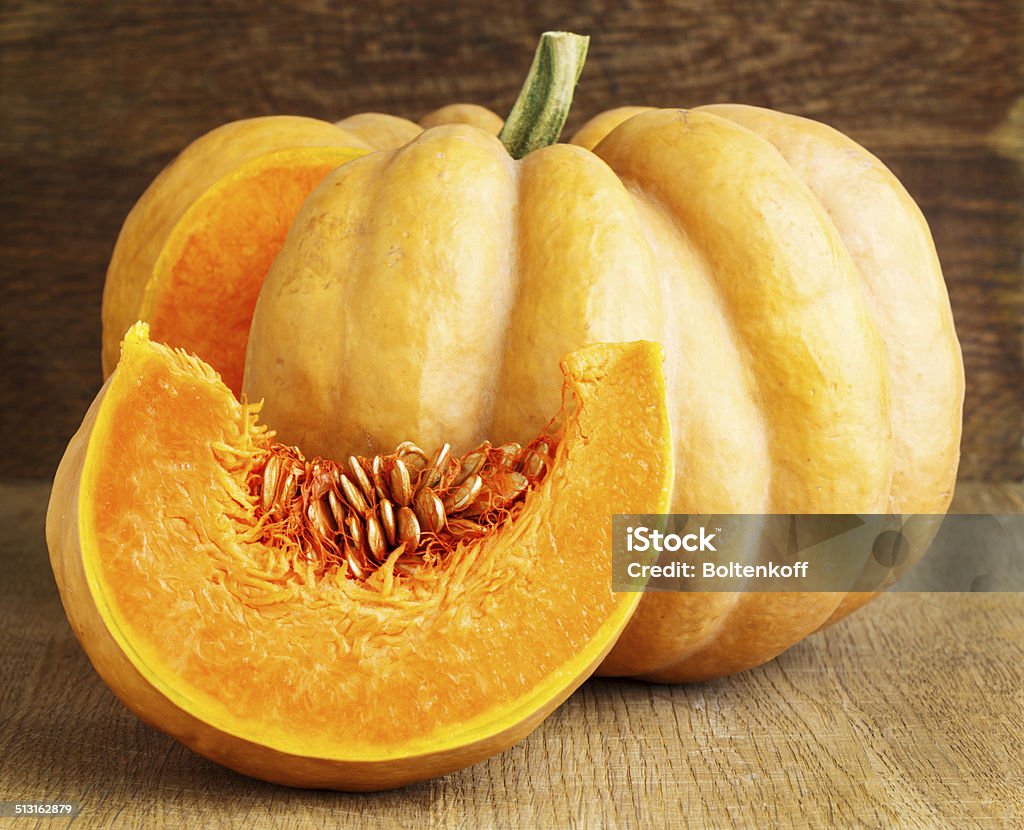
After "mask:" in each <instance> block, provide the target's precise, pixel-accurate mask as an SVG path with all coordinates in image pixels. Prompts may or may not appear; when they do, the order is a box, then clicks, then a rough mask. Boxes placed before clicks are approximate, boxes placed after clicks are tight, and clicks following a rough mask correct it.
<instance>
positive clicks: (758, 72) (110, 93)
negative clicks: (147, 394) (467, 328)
mask: <svg viewBox="0 0 1024 830" xmlns="http://www.w3.org/2000/svg"><path fill="white" fill-rule="evenodd" d="M1022 18H1024V5H1022V4H1021V3H1020V2H1019V0H959V2H956V3H923V2H903V0H842V2H836V0H779V1H778V2H746V1H745V0H744V1H743V2H740V0H736V2H705V0H680V1H679V2H673V3H666V2H663V1H662V0H636V1H635V2H630V3H612V2H603V1H600V2H599V1H598V0H582V2H577V3H573V4H565V5H564V6H563V7H562V8H559V5H558V4H552V3H539V2H523V3H506V4H498V5H493V4H476V3H465V4H462V5H457V4H451V3H447V2H441V0H421V2H417V3H404V2H399V0H378V2H375V3H373V4H371V5H370V6H367V5H366V4H361V3H360V4H356V3H346V2H331V3H325V2H320V0H297V2H293V3H282V4H275V3H268V2H248V0H232V2H217V3H208V2H204V1H202V0H175V2H173V3H171V2H168V0H156V1H155V2H147V3H138V2H134V0H107V2H84V3H83V2H72V0H31V2H29V0H4V2H3V3H2V4H0V118H2V126H3V129H0V229H2V230H0V246H2V247H0V257H2V262H3V267H2V269H0V279H2V280H3V298H4V299H3V308H4V313H3V314H2V315H0V366H2V367H3V368H2V369H0V372H2V373H3V374H2V377H0V380H2V382H0V456H2V457H3V458H4V460H5V464H4V470H5V475H8V476H14V477H37V478H42V477H46V476H49V475H51V474H52V472H53V470H54V469H55V468H56V464H57V461H58V459H59V457H60V453H61V451H62V450H63V447H64V446H65V444H66V442H67V440H68V438H69V437H70V435H71V433H72V432H73V431H74V429H75V428H76V426H77V425H78V423H79V421H80V420H81V418H82V415H83V414H84V412H85V409H86V407H87V405H88V403H89V401H90V400H91V399H92V397H93V395H94V393H95V392H96V390H97V388H98V386H99V383H100V368H99V325H100V323H99V307H100V296H101V290H102V284H103V275H104V271H105V268H106V264H107V261H108V259H109V256H110V252H111V249H112V247H113V244H114V240H115V238H116V235H117V231H118V229H119V227H120V224H121V222H122V221H123V219H124V216H125V215H126V213H127V212H128V210H129V208H130V207H131V205H132V204H133V203H134V201H135V199H137V198H138V196H139V195H140V194H141V193H142V191H143V189H144V188H145V187H146V185H147V184H148V183H149V181H150V180H151V179H152V178H153V177H154V176H155V175H156V173H157V172H158V171H159V170H160V169H161V167H162V166H163V165H164V164H165V163H166V162H167V161H168V160H169V159H170V158H171V157H172V156H173V155H174V154H175V153H176V152H177V151H179V150H180V149H181V148H182V147H184V146H185V145H186V144H187V143H188V142H189V141H191V140H192V139H194V138H195V137H197V136H198V135H200V134H201V133H203V132H205V131H207V130H209V129H211V128H212V127H214V126H216V125H218V124H220V123H222V122H224V121H227V120H230V119H235V118H241V117H244V116H252V115H260V114H268V113H301V114H309V115H314V116H318V117H322V118H328V119H334V118H337V117H340V116H343V115H348V114H351V113H354V112H360V111H365V110H383V111H388V112H394V113H397V114H401V115H406V116H411V117H418V116H419V115H421V114H423V113H424V112H426V111H428V110H430V109H432V108H434V107H437V106H439V105H441V104H444V103H449V102H451V101H456V100H467V101H473V102H477V103H482V104H486V105H489V106H491V107H493V108H495V109H496V110H498V111H499V112H505V111H507V109H508V108H509V106H510V105H511V103H512V100H513V98H514V96H515V94H516V92H517V91H518V88H519V85H520V83H521V81H522V77H523V74H524V72H525V70H526V68H527V66H528V64H529V61H530V58H531V55H532V50H533V48H534V44H535V42H536V37H537V35H538V33H539V32H540V31H542V30H544V29H548V28H564V29H572V30H576V31H580V32H584V33H588V34H590V35H592V45H591V51H590V59H589V61H588V64H587V67H586V69H585V71H584V74H583V77H582V80H581V83H580V87H579V90H578V94H577V98H576V105H575V107H574V115H573V117H572V120H571V122H570V128H571V127H572V126H573V125H578V124H580V123H581V121H582V120H583V119H584V118H585V117H587V116H588V115H589V114H593V113H595V112H597V111H600V110H602V109H605V108H608V107H611V106H617V105H620V104H626V103H634V104H639V103H646V104H652V105H656V106H692V105H695V104H699V103H710V102H715V101H738V102H744V103H750V104H758V105H765V106H771V107H776V108H779V109H783V110H788V111H791V112H796V113H801V114H805V115H809V116H811V117H814V118H818V119H821V120H824V121H827V122H830V123H832V124H833V125H834V126H836V127H838V128H840V129H841V130H844V131H845V132H847V133H849V134H850V135H851V136H853V137H854V138H855V139H858V140H860V141H861V142H863V143H864V144H865V145H866V146H868V147H869V148H870V149H872V150H873V151H874V152H875V153H877V154H878V155H879V156H880V157H881V158H882V159H883V160H884V161H885V162H886V163H888V164H889V165H890V166H891V167H892V169H893V170H894V171H895V172H896V174H897V175H898V176H900V177H901V178H902V179H903V181H904V182H905V184H906V185H907V187H908V189H909V190H910V192H911V193H912V194H913V195H914V196H915V197H916V198H917V199H918V201H919V202H920V204H921V207H922V208H923V210H924V212H925V214H926V216H927V218H928V220H929V221H930V223H931V226H932V229H933V232H934V235H935V239H936V243H937V246H938V249H939V254H940V257H941V259H942V261H943V264H944V267H945V272H946V276H947V280H948V282H949V290H950V294H951V297H952V302H953V307H954V313H955V315H956V318H957V324H958V330H959V332H960V336H961V339H962V341H963V347H964V354H965V359H966V365H967V377H968V392H967V404H966V418H965V422H966V424H965V425H966V433H965V438H964V443H963V464H962V475H963V477H964V478H966V479H984V480H990V481H1000V480H1009V479H1015V480H1020V479H1021V478H1024V442H1022V440H1021V437H1022V434H1024V423H1022V419H1024V415H1022V413H1024V265H1022V263H1024V172H1022V166H1024V21H1022Z"/></svg>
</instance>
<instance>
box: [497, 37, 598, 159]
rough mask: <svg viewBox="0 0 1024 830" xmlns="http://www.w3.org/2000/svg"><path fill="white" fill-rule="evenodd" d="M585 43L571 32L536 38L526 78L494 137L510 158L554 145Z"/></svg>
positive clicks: (566, 113)
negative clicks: (510, 110)
mask: <svg viewBox="0 0 1024 830" xmlns="http://www.w3.org/2000/svg"><path fill="white" fill-rule="evenodd" d="M589 43H590V38H589V37H586V36H585V35H574V34H573V33H572V32H544V34H542V35H541V36H540V43H538V44H537V52H536V53H535V54H534V56H533V65H532V66H530V74H529V75H527V76H526V82H525V83H524V84H523V89H522V91H521V92H520V93H519V97H518V98H516V102H515V104H513V105H512V112H510V113H509V114H508V118H507V119H505V126H504V127H503V128H502V130H501V133H500V134H499V135H498V138H500V139H501V143H502V144H504V145H505V149H506V150H508V152H509V155H510V156H512V158H515V159H521V158H522V157H523V156H525V155H526V154H527V153H532V152H533V151H534V150H537V149H539V148H541V147H547V146H548V145H549V144H554V143H555V142H556V141H558V137H559V136H560V135H561V134H562V127H564V126H565V119H566V118H568V117H569V108H570V107H571V106H572V95H573V92H575V90H576V82H577V81H578V80H579V77H580V73H581V72H582V71H583V63H584V61H585V60H586V59H587V45H588V44H589Z"/></svg>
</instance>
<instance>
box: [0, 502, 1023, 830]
mask: <svg viewBox="0 0 1024 830" xmlns="http://www.w3.org/2000/svg"><path fill="white" fill-rule="evenodd" d="M47 495H48V485H47V484H45V483H18V484H15V483H7V484H0V567H2V568H3V572H4V573H5V574H6V577H5V579H4V580H3V581H2V582H0V625H2V627H3V630H4V632H5V637H4V639H3V640H2V642H0V695H2V697H0V713H2V717H0V757H2V758H3V764H2V766H0V800H9V799H34V800H36V799H65V800H66V799H70V800H76V801H79V802H81V803H82V805H83V812H82V814H81V815H80V816H79V817H78V818H77V819H76V820H75V823H74V825H73V826H74V827H114V828H141V827H150V826H174V827H178V826H186V825H187V826H195V827H211V828H220V827H225V828H235V827H238V828H257V829H258V828H263V827H274V828H306V827H310V828H319V827H323V826H339V827H347V826H352V827H360V828H375V827H386V828H395V827H409V828H412V827H416V828H420V827H431V828H432V827H472V828H475V827H511V828H515V827H526V828H533V827H586V828H590V827H595V828H598V827H608V828H617V827H648V826H650V827H676V826H691V827H728V826H738V827H777V828H789V827H829V826H834V827H844V828H845V827H849V828H855V827H866V828H876V827H901V828H947V827H956V828H974V827H978V828H982V827H984V828H989V827H1006V828H1009V827H1019V826H1021V823H1022V822H1024V755H1022V754H1021V752H1020V735H1021V734H1024V597H1022V596H1021V595H1017V594H887V595H885V596H883V597H881V598H880V599H878V600H876V601H875V602H874V603H872V604H871V605H869V606H868V607H867V608H865V609H863V610H862V611H860V612H858V613H857V614H855V615H854V616H853V617H851V618H849V619H848V620H846V621H844V622H843V623H841V624H839V625H836V626H833V627H832V628H829V629H827V630H826V631H824V632H823V633H821V634H818V635H816V636H814V637H812V638H810V639H808V640H806V641H804V642H803V643H802V644H800V645H798V646H796V647H795V648H793V649H791V650H790V651H788V652H787V653H786V654H784V655H783V656H782V657H781V658H779V659H777V660H775V661H774V662H772V663H770V664H768V665H766V666H764V667H762V668H760V669H757V670H754V671H750V672H746V673H744V674H741V675H737V676H735V677H732V678H725V679H722V680H720V681H716V682H714V683H706V684H701V685H693V686H675V687H671V686H655V685H647V684H643V683H635V682H630V681H608V680H603V681H591V682H589V683H587V684H586V685H585V686H584V687H583V688H582V689H581V690H580V691H579V692H577V693H576V694H575V695H574V696H573V697H572V698H571V699H570V700H569V701H568V702H567V703H566V704H564V705H563V706H562V707H561V708H560V709H559V710H558V711H557V712H556V713H555V714H554V715H553V716H552V717H551V718H549V719H548V720H547V721H545V723H544V724H543V725H542V726H541V727H540V728H539V729H538V730H537V731H536V732H534V733H533V734H532V735H531V736H530V737H529V738H527V739H526V740H525V741H523V742H521V743H520V744H518V745H516V746H515V747H513V748H511V749H509V750H507V751H506V752H504V753H501V754H500V755H498V756H496V757H494V758H491V759H490V760H489V761H486V762H484V763H481V764H477V765H476V766H474V767H471V768H469V769H466V770H463V771H461V772H458V773H454V774H452V775H449V776H446V777H444V778H441V779H438V780H435V781H429V782H426V783H423V784H419V785H415V786H411V787H407V788H405V789H402V790H396V791H392V792H385V793H378V794H372V795H349V794H344V793H329V792H322V791H302V790H291V789H286V788H283V787H276V786H273V785H269V784H263V783H261V782H258V781H255V780H252V779H249V778H245V777H243V776H240V775H237V774H235V773H232V772H230V771H229V770H227V769H224V768H221V767H219V766H217V765H215V764H212V763H210V762H208V761H206V760H204V759H202V758H200V757H199V756H196V755H194V754H192V753H191V752H189V751H188V750H186V749H185V748H184V747H182V746H180V745H179V744H177V743H176V742H174V741H173V740H171V739H170V738H167V737H166V736H164V735H163V734H161V733H159V732H157V731H155V730H153V729H151V728H149V727H147V726H145V725H143V724H142V723H141V722H139V721H138V720H137V719H136V718H135V717H134V716H133V715H131V714H130V713H128V711H127V710H126V709H124V707H123V706H121V704H120V703H119V702H118V701H117V700H116V698H114V696H113V695H112V694H111V692H109V691H108V690H107V688H106V687H105V686H104V685H103V683H102V682H101V681H100V680H99V678H98V677H97V676H96V675H95V674H94V673H93V671H92V669H91V668H90V666H89V663H88V661H87V659H86V658H85V655H84V653H83V652H82V651H81V649H80V648H79V646H78V644H77V643H76V642H75V639H74V637H73V635H72V634H71V631H70V630H69V628H68V626H67V623H66V621H65V618H64V615H63V611H62V609H61V607H60V601H59V599H58V597H57V593H56V588H55V587H54V585H53V578H52V576H51V574H50V571H49V567H48V563H47V558H46V551H45V546H44V543H43V530H42V528H43V517H44V511H45V505H46V499H47ZM954 507H955V509H956V510H958V511H961V512H975V511H989V512H1024V486H1022V485H1001V486H992V485H961V487H960V488H959V490H958V493H957V497H956V502H955V504H954ZM38 824H39V826H41V827H42V826H46V827H56V826H61V824H60V823H59V822H53V821H52V820H47V821H46V822H45V823H44V822H42V821H41V822H39V823H38ZM14 826H16V827H19V828H21V827H24V828H29V827H31V826H32V822H31V821H30V820H25V819H22V820H19V821H18V822H17V823H15V825H14Z"/></svg>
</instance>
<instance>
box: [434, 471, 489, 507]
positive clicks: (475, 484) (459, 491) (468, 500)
mask: <svg viewBox="0 0 1024 830" xmlns="http://www.w3.org/2000/svg"><path fill="white" fill-rule="evenodd" d="M483 485H484V481H483V479H482V478H480V476H478V475H472V476H470V477H469V478H468V479H467V480H466V481H465V482H464V483H463V484H460V485H459V486H458V487H456V488H455V489H454V490H452V491H451V492H450V493H448V495H447V496H446V497H445V500H444V502H443V504H444V509H445V512H447V513H458V512H459V511H460V510H465V509H466V508H467V507H469V505H471V504H472V503H473V500H474V499H476V497H477V496H478V495H479V494H480V490H481V488H482V487H483Z"/></svg>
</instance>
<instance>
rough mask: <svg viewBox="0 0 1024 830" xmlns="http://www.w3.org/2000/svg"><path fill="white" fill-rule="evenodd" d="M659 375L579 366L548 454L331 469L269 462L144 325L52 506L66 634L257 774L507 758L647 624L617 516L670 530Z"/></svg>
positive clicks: (405, 454) (354, 781)
mask: <svg viewBox="0 0 1024 830" xmlns="http://www.w3.org/2000/svg"><path fill="white" fill-rule="evenodd" d="M661 360H662V355H661V350H660V347H658V346H656V345H654V344H650V343H632V344H623V345H610V344H598V345H594V346H589V347H586V348H584V349H582V350H579V351H577V352H574V353H572V354H571V355H569V356H567V357H566V358H565V360H564V362H563V372H564V374H565V390H566V393H565V395H564V404H563V411H562V413H561V415H560V416H559V417H558V418H557V419H555V420H554V421H553V422H552V426H551V427H550V429H549V430H548V431H546V432H545V433H544V434H543V435H541V436H539V437H538V439H537V440H536V441H534V442H532V443H530V444H528V445H527V446H526V447H518V446H511V445H506V446H499V447H491V446H490V445H487V444H485V445H482V446H481V447H478V448H477V449H475V450H474V451H472V452H469V453H466V454H465V455H463V456H462V457H459V458H453V457H451V456H450V455H449V454H448V452H447V449H446V448H445V447H442V448H440V449H439V450H436V451H434V452H432V453H429V454H428V453H426V452H423V451H422V450H420V449H419V448H416V447H412V446H411V445H408V444H405V445H401V446H400V447H398V448H397V450H396V451H395V452H392V453H385V454H381V455H378V456H374V457H372V458H354V457H353V458H348V459H343V460H340V461H335V460H324V459H306V458H304V457H303V455H302V453H301V451H300V449H299V448H294V447H283V446H281V445H278V444H275V443H273V440H272V433H271V432H270V431H269V430H268V429H267V428H266V427H264V426H262V425H260V424H259V423H258V421H257V411H258V407H256V406H250V405H245V404H240V403H239V402H238V401H237V400H236V399H235V397H234V396H233V395H232V394H231V393H230V391H229V390H228V389H227V388H226V387H225V386H224V385H223V383H222V382H221V381H220V379H219V378H218V377H217V375H216V373H215V372H213V370H212V369H210V367H209V366H207V365H206V364H204V363H203V362H201V361H200V360H198V359H197V358H194V357H191V356H188V355H186V354H185V353H184V352H182V351H180V350H172V349H169V348H167V347H165V346H162V345H160V344H157V343H154V342H152V341H150V340H149V337H148V332H147V328H146V327H145V326H144V325H142V324H139V325H137V326H135V327H133V329H131V330H130V331H129V333H128V335H127V336H126V338H125V341H124V344H123V348H122V357H121V361H120V363H119V365H118V368H117V370H116V372H115V373H114V374H113V375H112V376H111V378H110V379H109V381H108V383H107V385H106V386H105V387H104V390H103V391H102V392H101V393H100V396H99V397H98V398H97V401H96V402H95V403H94V404H93V407H92V408H91V409H90V412H89V414H88V415H87V416H86V420H85V422H84V423H83V426H82V428H81V430H80V431H79V433H78V435H76V437H75V438H74V439H73V441H72V443H71V445H70V447H69V449H68V452H67V453H66V455H65V458H64V460H63V461H62V464H61V468H60V470H59V471H58V475H57V479H56V482H55V485H54V491H53V495H52V497H51V504H50V510H49V513H48V517H47V539H48V543H49V546H50V551H51V560H52V563H53V567H54V572H55V575H56V577H57V582H58V586H59V587H60V590H61V596H62V600H63V602H64V604H65V608H66V610H67V612H68V615H69V619H70V620H71V622H72V625H73V627H74V629H75V631H76V634H77V635H78V637H79V639H80V640H81V642H82V644H83V646H84V647H85V649H86V651H87V652H88V654H89V656H90V658H91V659H92V661H93V664H94V666H95V667H96V669H97V671H98V672H99V673H100V675H101V676H102V677H103V678H104V679H105V680H106V681H107V683H108V684H109V685H110V686H111V688H112V689H113V690H114V691H115V692H116V693H117V694H118V695H119V696H120V697H121V699H122V700H123V701H124V702H125V703H126V704H127V705H128V706H129V707H130V708H132V709H133V710H134V711H135V712H136V713H137V714H139V715H140V716H141V717H142V718H143V719H145V720H146V721H148V722H149V723H151V724H153V725H155V726H157V727H159V728H161V729H163V730H165V731H167V732H168V733H170V734H172V735H174V736H175V737H177V738H178V739H180V740H182V741H183V742H185V743H186V744H188V745H189V746H191V747H192V748H193V749H195V750H196V751H198V752H200V753H201V754H203V755H206V756H207V757H210V758H212V759H214V760H217V761H219V762H221V763H224V764H226V765H228V766H231V767H233V768H234V769H237V770H239V771H241V772H244V773H247V774H250V775H254V776H257V777H261V778H265V779H267V780H271V781H277V782H281V783H287V784H293V785H299V786H315V787H335V788H341V789H380V788H384V787H390V786H397V785H401V784H404V783H408V782H411V781H415V780H420V779H424V778H428V777H431V776H433V775H438V774H442V773H444V772H448V771H451V770H453V769H457V768H460V767H462V766H465V765H468V764H470V763H473V762H475V761H477V760H480V759H482V758H484V757H487V756H488V755H490V754H493V753H494V752H497V751H499V750H501V749H503V748H505V747H506V746H509V745H510V744H511V743H513V742H515V741H516V740H518V739H519V738H521V737H523V736H524V735H525V734H527V733H528V732H529V731H530V730H532V729H533V728H534V727H535V726H536V725H537V724H538V723H539V722H540V721H541V720H542V719H543V718H544V717H545V716H546V715H547V714H548V713H550V711H552V710H553V709H554V707H555V706H556V705H557V704H558V703H560V702H561V701H562V700H564V699H565V698H566V697H567V696H568V695H569V694H570V693H571V692H572V690H573V689H575V688H576V687H577V686H578V685H579V684H580V683H581V682H582V681H583V680H584V679H585V678H586V677H587V676H589V674H590V673H591V672H592V671H593V670H594V668H595V667H596V666H597V664H598V663H599V662H600V660H601V659H602V658H603V656H604V655H605V653H606V652H607V651H608V650H609V649H610V648H611V646H612V645H613V644H614V642H615V639H616V638H617V636H618V634H619V633H620V632H621V631H622V629H623V628H624V627H625V625H626V623H627V622H628V620H629V618H630V616H631V615H632V613H633V610H634V609H635V607H636V604H637V602H638V600H639V595H638V594H615V593H613V592H612V590H611V516H612V514H613V513H658V512H664V511H665V510H666V509H667V505H668V501H669V498H670V488H671V480H672V472H673V471H672V468H671V465H672V462H671V450H670V437H669V434H668V429H669V428H668V416H667V414H666V409H665V396H664V382H663V378H662V375H661ZM385 504H387V507H385ZM389 517H390V518H389Z"/></svg>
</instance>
